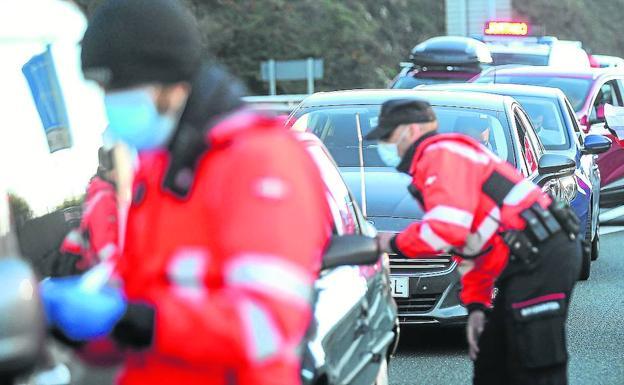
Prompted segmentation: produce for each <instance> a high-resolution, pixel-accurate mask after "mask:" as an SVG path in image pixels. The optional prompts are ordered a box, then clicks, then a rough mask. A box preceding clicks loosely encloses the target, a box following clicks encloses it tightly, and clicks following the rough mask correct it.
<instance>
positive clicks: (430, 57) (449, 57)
mask: <svg viewBox="0 0 624 385" xmlns="http://www.w3.org/2000/svg"><path fill="white" fill-rule="evenodd" d="M410 61H411V62H412V63H414V64H415V65H417V66H461V67H476V68H480V67H481V66H482V65H487V64H490V63H492V55H491V54H490V50H489V48H488V47H487V45H485V44H484V43H482V42H480V41H478V40H476V39H473V38H469V37H462V36H439V37H434V38H431V39H429V40H426V41H424V42H422V43H420V44H418V45H417V46H416V47H414V49H412V52H411V54H410Z"/></svg>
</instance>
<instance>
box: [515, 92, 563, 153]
mask: <svg viewBox="0 0 624 385" xmlns="http://www.w3.org/2000/svg"><path fill="white" fill-rule="evenodd" d="M514 98H515V99H516V100H517V101H518V102H520V104H521V105H522V107H523V108H524V110H525V111H526V112H527V114H529V118H531V123H533V128H535V132H536V133H537V135H538V136H539V138H540V140H541V141H542V144H543V145H544V148H546V149H547V150H566V149H568V148H570V138H569V134H568V129H567V128H566V126H565V123H564V120H563V115H562V114H561V109H560V108H559V103H558V102H556V101H554V100H551V99H548V98H540V97H535V96H514Z"/></svg>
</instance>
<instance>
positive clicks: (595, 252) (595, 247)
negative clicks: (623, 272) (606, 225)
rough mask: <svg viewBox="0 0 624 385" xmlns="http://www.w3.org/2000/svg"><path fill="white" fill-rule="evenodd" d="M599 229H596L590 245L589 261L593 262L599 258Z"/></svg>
mask: <svg viewBox="0 0 624 385" xmlns="http://www.w3.org/2000/svg"><path fill="white" fill-rule="evenodd" d="M598 230H599V229H596V236H595V237H594V239H593V240H592V243H591V246H592V248H591V260H592V261H595V260H597V259H598V257H599V256H600V234H599V233H598Z"/></svg>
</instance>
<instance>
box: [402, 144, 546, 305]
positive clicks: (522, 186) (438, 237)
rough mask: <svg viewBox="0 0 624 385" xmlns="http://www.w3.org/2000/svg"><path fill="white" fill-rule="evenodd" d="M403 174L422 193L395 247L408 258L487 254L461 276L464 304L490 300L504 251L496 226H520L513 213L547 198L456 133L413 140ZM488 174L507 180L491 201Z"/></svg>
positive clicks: (517, 212) (489, 302)
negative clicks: (418, 216) (418, 213)
mask: <svg viewBox="0 0 624 385" xmlns="http://www.w3.org/2000/svg"><path fill="white" fill-rule="evenodd" d="M409 173H410V174H411V175H412V184H413V186H414V187H415V188H416V189H417V190H419V191H420V192H421V194H422V197H423V200H424V205H425V207H424V209H425V215H424V217H423V220H422V221H421V222H417V223H413V224H412V225H410V226H409V227H408V228H407V229H406V230H405V231H403V232H402V233H400V234H399V235H398V236H397V237H396V239H395V241H394V244H395V247H396V248H397V249H398V250H397V251H399V252H400V253H402V254H404V255H405V256H408V257H414V258H418V257H426V256H428V255H431V254H433V253H440V252H449V251H450V250H451V249H456V250H459V251H460V252H462V253H464V254H477V253H479V252H480V251H483V250H484V249H486V248H487V247H489V246H491V247H492V249H491V251H490V252H489V253H486V254H485V255H483V256H481V257H479V258H477V259H476V260H475V261H474V263H471V265H472V268H471V269H470V270H469V271H468V272H467V273H466V274H465V275H464V276H463V278H462V292H461V300H462V302H463V303H464V304H471V303H480V304H484V305H486V306H489V305H490V304H491V298H492V290H493V287H494V282H495V280H496V278H497V277H498V276H499V275H500V274H501V272H502V271H503V269H504V268H505V266H506V264H507V260H508V254H509V250H508V248H507V247H506V245H505V244H504V243H503V242H502V239H501V237H500V235H498V233H499V231H500V230H502V229H522V228H524V220H523V219H522V218H520V216H519V214H520V212H521V211H522V210H524V209H525V208H528V207H530V206H531V205H532V204H533V203H535V202H540V204H542V206H544V207H546V205H547V204H548V202H549V201H550V198H548V197H547V196H546V195H545V194H543V193H542V191H541V189H540V188H539V187H538V186H536V185H535V184H533V183H532V182H530V181H528V180H526V179H524V178H523V176H522V175H521V174H520V173H519V172H518V171H517V170H516V169H515V168H514V167H513V166H512V165H510V164H509V163H507V162H504V161H502V160H501V159H499V158H498V157H496V156H495V155H494V154H493V153H492V152H490V151H489V150H487V149H486V148H485V147H483V146H482V145H480V144H479V143H477V142H476V141H474V140H473V139H471V138H469V137H467V136H464V135H458V134H436V135H433V136H429V137H427V138H426V139H424V140H423V141H422V142H420V143H418V144H417V147H416V149H415V152H414V156H413V160H412V163H411V167H410V170H409ZM494 173H496V174H497V175H500V176H502V177H503V178H504V179H505V180H507V181H509V182H510V183H512V186H511V188H510V189H509V191H508V192H507V193H506V194H505V196H504V197H502V202H498V203H497V202H495V201H494V199H492V197H490V196H489V195H488V194H486V193H485V192H484V188H486V186H487V185H488V184H491V183H496V181H494V182H492V178H490V177H491V176H492V175H493V174H494Z"/></svg>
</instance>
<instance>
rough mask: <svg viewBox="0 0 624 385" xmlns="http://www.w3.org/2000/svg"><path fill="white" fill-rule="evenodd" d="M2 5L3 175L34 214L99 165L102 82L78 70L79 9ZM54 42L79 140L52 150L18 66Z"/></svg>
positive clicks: (61, 4) (42, 2)
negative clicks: (92, 80) (69, 146)
mask: <svg viewBox="0 0 624 385" xmlns="http://www.w3.org/2000/svg"><path fill="white" fill-rule="evenodd" d="M1 4H2V5H0V57H1V58H2V60H0V106H1V107H0V112H1V115H0V121H1V122H2V124H1V125H0V178H1V179H2V181H3V182H4V183H3V184H5V185H8V187H9V189H10V190H12V191H14V192H15V193H17V194H19V195H20V196H22V197H24V198H25V199H26V200H27V201H28V202H29V203H30V205H31V207H32V208H33V210H35V212H36V213H37V214H43V213H46V212H47V211H48V210H50V211H51V210H53V208H54V207H55V206H56V205H58V204H59V203H61V202H62V201H63V200H64V199H65V198H69V197H72V196H76V195H79V194H82V193H83V192H84V189H85V187H86V185H87V183H88V181H89V178H90V177H91V176H92V175H93V174H94V172H95V170H96V167H97V148H98V147H99V146H100V144H101V133H102V131H103V130H104V127H105V125H106V119H105V117H104V110H103V105H102V95H101V92H100V91H99V89H98V88H97V87H96V86H95V85H94V84H92V83H90V82H85V81H84V79H83V77H82V74H81V72H80V66H79V64H80V62H79V46H78V42H79V41H80V39H81V38H82V35H83V33H84V29H85V28H86V20H85V18H84V16H83V15H82V13H81V12H80V11H79V10H78V9H76V8H75V7H74V6H73V5H72V4H70V3H68V2H65V1H61V0H4V1H2V2H1ZM46 43H51V44H52V53H53V56H54V60H55V64H56V68H57V71H58V75H59V79H60V83H61V88H62V92H63V94H64V97H65V102H66V104H67V111H68V115H69V120H70V129H71V133H72V137H73V141H74V147H73V148H72V149H69V150H62V151H58V152H55V153H54V154H50V153H49V150H48V145H47V141H46V137H45V134H44V131H43V126H42V124H41V121H40V119H39V115H38V113H37V110H36V109H35V105H34V102H33V99H32V95H31V93H30V90H29V88H28V85H27V83H26V80H25V78H24V76H23V74H22V71H21V68H22V66H23V65H24V63H26V62H27V61H28V60H29V59H30V58H31V57H32V56H33V55H35V54H38V53H41V52H43V51H44V50H45V45H46Z"/></svg>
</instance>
